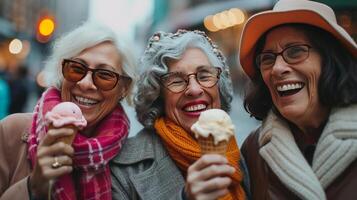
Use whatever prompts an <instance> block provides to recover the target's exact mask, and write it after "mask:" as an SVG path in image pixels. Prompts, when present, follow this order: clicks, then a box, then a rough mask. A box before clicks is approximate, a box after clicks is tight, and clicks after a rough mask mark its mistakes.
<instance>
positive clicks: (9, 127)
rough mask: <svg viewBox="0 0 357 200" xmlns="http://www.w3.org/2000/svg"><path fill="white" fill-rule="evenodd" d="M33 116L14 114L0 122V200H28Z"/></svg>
mask: <svg viewBox="0 0 357 200" xmlns="http://www.w3.org/2000/svg"><path fill="white" fill-rule="evenodd" d="M31 121H32V114H31V113H21V114H13V115H10V116H8V117H6V118H5V119H3V120H1V121H0V200H8V199H9V200H10V199H11V200H14V199H21V200H28V199H29V196H28V190H27V177H28V175H29V174H30V172H31V169H30V161H29V160H28V159H27V143H26V140H27V136H28V133H29V130H30V127H31Z"/></svg>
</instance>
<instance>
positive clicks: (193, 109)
mask: <svg viewBox="0 0 357 200" xmlns="http://www.w3.org/2000/svg"><path fill="white" fill-rule="evenodd" d="M206 108H207V105H205V104H197V105H192V106H187V107H185V108H184V109H183V110H184V111H186V112H200V111H204V110H206Z"/></svg>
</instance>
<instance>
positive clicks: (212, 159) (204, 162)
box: [189, 154, 228, 171]
mask: <svg viewBox="0 0 357 200" xmlns="http://www.w3.org/2000/svg"><path fill="white" fill-rule="evenodd" d="M227 163H228V161H227V158H225V157H223V156H221V155H218V154H206V155H203V156H202V157H201V158H200V159H198V160H197V161H196V162H195V163H194V164H192V165H191V166H190V167H189V170H190V169H191V170H194V171H198V170H201V169H203V168H206V167H207V166H209V165H212V164H227Z"/></svg>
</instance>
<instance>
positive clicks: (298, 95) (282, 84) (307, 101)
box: [260, 26, 325, 126]
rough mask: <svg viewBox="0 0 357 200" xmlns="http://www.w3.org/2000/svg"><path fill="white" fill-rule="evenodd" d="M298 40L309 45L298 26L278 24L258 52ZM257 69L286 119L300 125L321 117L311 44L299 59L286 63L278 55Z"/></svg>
mask: <svg viewBox="0 0 357 200" xmlns="http://www.w3.org/2000/svg"><path fill="white" fill-rule="evenodd" d="M282 35H283V36H284V37H282ZM300 44H307V45H309V46H311V43H310V42H309V41H308V39H307V37H306V36H305V35H304V33H303V32H302V31H301V30H298V29H296V28H293V27H289V26H284V27H278V28H275V29H273V30H272V31H270V32H269V33H268V34H267V37H266V42H265V45H264V48H263V51H262V52H274V53H277V52H281V51H282V50H284V49H286V48H287V47H289V46H294V45H300ZM260 71H261V74H262V77H263V80H264V82H265V84H266V85H267V87H268V88H269V91H270V94H271V97H272V100H273V103H274V105H275V106H276V108H277V109H278V110H279V112H280V113H281V114H282V115H283V116H284V117H285V118H287V119H288V120H289V121H291V122H293V123H295V124H297V125H298V126H304V125H305V124H306V123H310V122H311V121H313V119H314V118H315V119H318V118H321V117H323V116H321V115H322V113H325V109H324V108H323V107H322V105H321V104H320V102H319V97H318V82H319V78H320V74H321V57H320V55H319V53H318V52H317V51H316V49H314V47H312V48H310V49H309V56H308V57H307V58H306V59H305V60H302V61H301V62H298V63H295V64H288V63H287V62H286V61H284V59H283V58H282V56H281V55H279V56H277V58H276V61H275V64H273V66H271V67H269V68H261V69H260Z"/></svg>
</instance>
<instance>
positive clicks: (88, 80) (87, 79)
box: [77, 71, 97, 90]
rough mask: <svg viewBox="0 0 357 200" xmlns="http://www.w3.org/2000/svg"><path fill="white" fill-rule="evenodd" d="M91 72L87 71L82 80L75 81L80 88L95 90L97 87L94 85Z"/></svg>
mask: <svg viewBox="0 0 357 200" xmlns="http://www.w3.org/2000/svg"><path fill="white" fill-rule="evenodd" d="M92 73H93V72H90V71H89V72H88V73H87V74H86V75H85V76H84V78H82V80H80V81H78V82H77V85H78V86H79V87H80V88H81V89H82V90H88V89H92V90H95V89H97V87H96V86H95V85H94V82H93V78H92Z"/></svg>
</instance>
